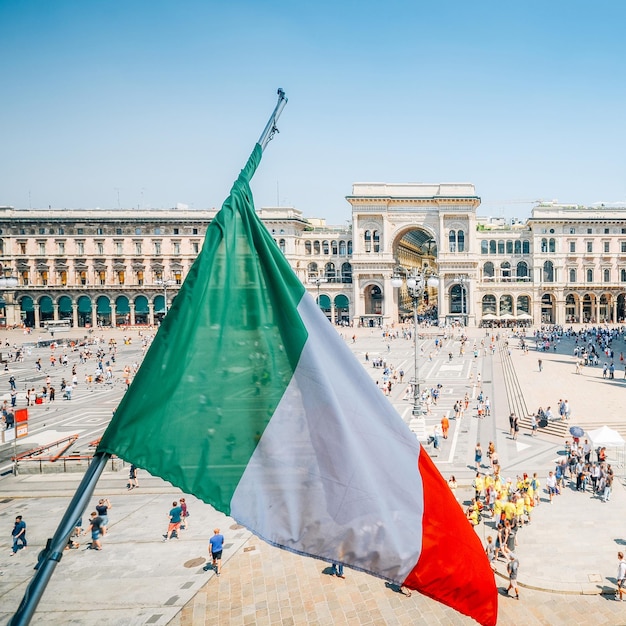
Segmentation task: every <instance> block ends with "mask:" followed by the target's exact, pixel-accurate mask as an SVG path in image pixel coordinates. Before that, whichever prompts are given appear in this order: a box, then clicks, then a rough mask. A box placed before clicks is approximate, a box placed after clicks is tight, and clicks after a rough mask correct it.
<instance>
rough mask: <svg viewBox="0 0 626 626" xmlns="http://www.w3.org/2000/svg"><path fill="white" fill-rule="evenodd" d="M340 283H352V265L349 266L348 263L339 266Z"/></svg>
mask: <svg viewBox="0 0 626 626" xmlns="http://www.w3.org/2000/svg"><path fill="white" fill-rule="evenodd" d="M341 282H342V283H351V282H352V265H350V263H344V264H343V265H342V266H341Z"/></svg>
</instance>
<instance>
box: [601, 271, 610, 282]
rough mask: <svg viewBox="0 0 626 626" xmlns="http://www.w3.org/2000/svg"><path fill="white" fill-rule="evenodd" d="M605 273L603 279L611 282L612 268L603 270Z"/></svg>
mask: <svg viewBox="0 0 626 626" xmlns="http://www.w3.org/2000/svg"><path fill="white" fill-rule="evenodd" d="M602 274H603V279H604V282H605V283H610V282H611V270H609V269H606V270H604V271H603V272H602Z"/></svg>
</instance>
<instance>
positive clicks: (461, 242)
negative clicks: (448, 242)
mask: <svg viewBox="0 0 626 626" xmlns="http://www.w3.org/2000/svg"><path fill="white" fill-rule="evenodd" d="M456 243H457V247H458V249H459V252H465V231H463V230H460V231H458V232H457V234H456Z"/></svg>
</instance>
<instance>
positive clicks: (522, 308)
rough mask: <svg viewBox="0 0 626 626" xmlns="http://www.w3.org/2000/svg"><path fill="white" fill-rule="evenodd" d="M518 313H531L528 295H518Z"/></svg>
mask: <svg viewBox="0 0 626 626" xmlns="http://www.w3.org/2000/svg"><path fill="white" fill-rule="evenodd" d="M516 308H517V315H519V314H520V313H530V298H529V297H528V296H517V307H516Z"/></svg>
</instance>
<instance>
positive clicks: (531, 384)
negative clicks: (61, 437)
mask: <svg viewBox="0 0 626 626" xmlns="http://www.w3.org/2000/svg"><path fill="white" fill-rule="evenodd" d="M349 332H350V333H352V331H351V330H350V331H349ZM470 332H471V335H472V337H471V341H472V340H473V337H476V339H477V341H480V339H481V338H482V337H484V331H478V330H475V331H470ZM423 341H424V343H425V345H426V346H427V348H428V349H430V348H431V347H432V346H433V341H434V339H433V338H432V337H427V338H425V339H424V340H423ZM457 343H458V342H455V340H450V342H449V345H450V346H451V347H452V348H453V349H455V350H456V349H457V348H458V345H457ZM352 347H353V350H354V351H355V352H356V353H357V354H359V355H361V356H362V353H363V352H364V351H365V350H368V349H369V350H370V352H371V353H373V352H374V350H377V351H379V352H380V354H382V355H385V354H389V357H388V358H390V359H391V358H393V359H394V361H395V362H396V363H400V362H402V363H405V362H406V364H407V365H406V371H407V377H410V375H411V374H410V372H409V366H410V362H411V360H412V356H411V355H412V344H411V342H407V341H404V340H395V342H392V344H391V346H390V349H389V350H387V347H386V344H385V343H384V342H383V341H382V339H381V338H380V337H379V336H378V335H377V334H376V335H374V334H372V333H370V332H369V329H368V330H363V331H359V333H358V339H357V342H356V344H354V345H353V346H352ZM510 347H511V358H512V360H513V362H514V364H515V369H516V373H517V377H518V380H519V382H520V385H521V386H522V388H523V392H524V396H525V397H526V400H527V404H528V406H529V408H531V407H533V408H536V406H539V404H541V405H543V406H545V405H546V404H547V403H554V404H556V400H558V399H559V398H560V397H562V396H567V397H568V399H569V400H570V402H571V404H572V407H573V416H572V422H573V423H577V424H580V425H583V426H589V428H592V427H597V426H599V425H602V423H605V422H606V423H609V424H611V423H613V424H616V423H618V422H619V420H620V417H621V416H620V412H621V407H622V405H623V403H622V402H621V400H622V396H623V389H622V385H623V384H624V383H623V382H622V380H621V379H616V380H614V381H605V380H603V379H602V378H601V368H598V369H596V370H593V369H586V370H585V374H584V375H575V374H573V373H572V372H573V369H574V366H573V359H572V358H571V356H570V355H571V347H572V346H570V345H568V343H567V342H562V344H561V345H560V346H559V351H558V352H557V353H556V354H552V353H551V354H550V355H547V354H546V355H543V354H542V359H543V362H544V371H543V372H541V373H539V372H538V371H537V367H536V363H537V361H536V359H537V358H538V357H537V356H536V354H535V353H534V352H533V351H532V350H531V351H530V353H529V355H523V354H522V353H521V351H519V350H517V349H516V340H510ZM623 349H624V344H623V342H620V346H619V347H617V348H616V352H617V354H619V352H620V351H622V350H623ZM447 351H448V344H446V346H445V347H444V349H443V350H442V353H443V354H439V355H435V356H434V357H433V360H432V361H428V360H427V357H426V356H425V358H424V360H423V361H424V362H423V363H422V365H421V370H422V371H424V372H425V373H424V377H425V378H426V381H427V384H429V385H430V384H432V381H434V380H443V381H444V383H443V384H444V387H443V389H444V390H446V389H448V388H449V389H452V390H453V391H452V392H451V393H450V394H449V395H450V396H451V397H447V396H446V399H445V400H443V399H442V400H440V403H439V406H438V407H437V409H436V410H435V411H434V415H433V416H430V417H429V418H428V420H429V422H430V425H431V426H432V425H433V424H434V423H436V422H437V421H438V420H439V419H440V417H441V413H442V412H443V411H445V410H448V409H449V407H450V406H451V404H453V398H454V397H456V394H458V393H459V392H460V391H461V390H467V391H468V392H469V394H470V396H471V397H473V398H474V397H475V395H476V384H475V381H476V373H477V372H478V371H480V372H481V373H483V377H482V380H483V388H484V389H485V391H486V392H487V393H488V395H490V397H491V398H492V399H493V403H494V410H493V412H492V413H493V414H492V417H491V418H490V419H488V418H485V419H484V420H478V419H476V417H474V416H473V415H472V414H471V411H470V412H469V414H468V415H466V416H465V417H464V419H463V420H462V423H461V424H455V423H454V421H453V423H452V428H451V435H450V439H448V440H446V441H445V442H443V445H442V448H441V449H440V450H439V451H438V456H437V457H436V458H435V461H436V462H437V464H438V466H439V467H440V469H441V471H442V472H443V473H444V475H445V476H448V475H449V474H451V473H455V474H456V475H457V477H458V478H459V479H460V482H461V485H462V487H461V488H460V489H459V490H458V494H457V495H458V497H459V499H460V500H461V501H465V500H467V498H469V496H470V491H469V490H468V489H467V487H468V485H469V484H470V483H469V481H470V480H471V477H472V474H473V471H472V470H471V465H472V461H473V447H474V445H475V443H476V440H477V438H478V439H480V440H481V441H482V442H483V446H486V440H488V439H491V438H494V439H495V441H496V446H497V448H498V450H499V452H500V455H501V459H502V461H503V471H504V475H505V476H509V475H510V476H513V477H514V476H515V475H516V474H517V473H520V472H522V471H528V472H532V471H537V472H539V476H540V479H541V482H542V484H545V476H546V474H547V471H548V469H549V468H551V467H552V466H553V463H554V460H555V459H557V458H558V457H559V452H560V451H561V450H562V447H563V446H562V443H563V442H562V441H559V440H556V439H555V438H553V437H545V436H539V437H537V438H530V437H529V436H528V435H526V434H521V435H520V437H519V439H518V441H513V440H511V439H509V438H508V405H507V396H506V391H505V389H503V381H502V379H501V374H500V370H501V366H500V362H499V359H500V358H502V357H501V355H500V353H499V352H496V354H495V355H494V356H493V357H491V356H486V357H485V356H483V354H482V353H481V355H480V356H479V357H478V358H477V359H474V357H473V355H471V354H469V355H468V354H466V355H465V357H463V358H462V359H461V358H460V357H459V358H457V356H456V354H457V353H456V351H455V353H454V354H455V357H454V359H453V362H452V363H451V364H447V363H446V362H447V360H448V359H447ZM625 351H626V350H625ZM470 352H471V351H470ZM427 353H428V351H427ZM455 361H457V363H455ZM452 367H454V368H456V369H450V368H452ZM446 368H448V369H446ZM370 371H371V373H372V375H373V377H375V376H377V375H378V372H374V371H373V370H370ZM470 374H471V375H472V377H471V378H470ZM431 376H433V377H434V378H432V377H431ZM403 392H404V388H402V387H401V386H398V389H397V390H396V391H395V393H392V397H391V398H390V401H392V402H393V403H394V405H397V406H398V407H399V409H400V412H401V414H404V416H405V419H407V420H409V419H410V402H406V401H403V400H402V397H403ZM442 395H443V394H442ZM535 405H536V406H535ZM618 470H619V471H621V472H623V468H618ZM126 476H127V474H126V473H125V472H123V473H111V472H107V473H105V475H104V476H103V477H102V479H101V480H100V482H99V484H98V487H97V490H96V495H95V496H94V499H93V500H94V502H95V501H96V499H97V498H98V497H102V496H105V495H106V496H108V497H110V498H111V501H112V503H113V509H112V510H111V516H110V517H111V526H110V530H111V532H110V533H109V534H108V535H107V536H105V537H104V540H103V545H104V550H103V551H101V552H93V551H84V550H83V549H80V550H72V551H66V552H65V556H64V558H63V559H62V561H61V563H60V564H59V566H58V567H57V570H56V572H55V575H54V576H53V578H52V582H51V583H50V586H49V588H48V590H47V591H46V593H45V595H44V598H43V600H42V603H41V604H40V607H39V610H38V612H37V614H36V616H35V619H34V620H33V623H42V624H69V623H72V624H85V625H90V624H96V623H98V624H99V625H100V626H102V625H103V624H104V625H106V624H111V625H113V624H120V625H122V624H168V623H169V624H172V626H187V625H196V624H199V625H202V624H320V625H321V624H417V623H425V624H471V623H474V622H473V621H472V620H470V619H469V618H465V617H463V616H461V615H459V614H457V613H456V612H455V611H452V610H451V609H448V608H446V607H444V606H442V605H440V604H438V603H436V602H433V601H431V600H430V599H428V598H425V597H423V596H421V595H420V594H418V593H415V592H414V593H413V595H412V597H411V598H406V597H404V596H403V595H401V594H399V593H398V592H397V590H395V589H392V588H389V587H388V586H387V585H386V584H385V583H384V582H383V581H380V580H378V579H376V578H374V577H372V576H368V575H366V574H363V573H360V572H354V571H352V570H349V569H346V579H345V580H341V579H338V578H336V577H333V576H330V575H329V574H328V573H327V572H328V569H327V565H326V564H325V563H323V562H319V561H316V560H314V559H308V558H304V557H300V556H297V555H293V554H290V553H287V552H285V551H282V550H278V549H275V548H272V547H270V546H268V545H266V544H264V543H263V542H261V541H260V540H258V539H257V538H255V537H253V536H251V535H250V533H248V532H247V531H246V530H244V529H241V528H238V527H237V526H236V525H235V524H234V522H233V521H232V520H229V519H228V518H225V517H224V516H223V515H221V514H218V513H216V512H215V511H213V510H212V509H211V507H209V506H207V505H205V504H203V503H201V502H198V501H197V500H196V499H195V498H193V497H188V501H189V502H190V511H191V518H190V521H191V524H190V529H189V530H187V531H185V532H184V533H183V534H182V537H181V539H179V540H171V541H170V542H168V543H163V542H162V541H161V535H162V534H163V532H164V530H165V528H166V524H167V517H166V513H167V511H168V510H169V507H170V505H171V501H172V500H173V499H176V498H177V497H179V496H180V495H181V494H180V493H179V492H178V491H177V490H175V489H173V488H172V487H171V486H169V485H167V484H166V483H164V482H163V481H160V480H159V479H156V478H151V477H147V476H145V475H143V476H140V483H141V487H140V488H139V489H137V490H133V491H131V492H127V491H126V489H125V485H126ZM79 478H80V477H78V476H74V475H71V474H68V475H43V476H40V475H34V476H19V477H9V478H6V479H3V480H2V481H0V528H4V529H5V531H4V534H3V536H4V537H5V538H6V539H4V540H2V541H0V548H2V552H0V572H2V575H1V576H0V598H1V601H0V619H2V620H3V622H6V620H7V619H8V617H9V616H10V615H11V614H12V613H13V611H14V610H15V608H16V606H17V604H18V603H19V600H20V599H21V596H22V594H23V591H24V588H25V585H26V583H27V581H28V580H29V579H30V576H31V575H32V573H33V571H32V566H33V565H34V563H35V561H36V554H37V552H38V550H40V549H41V548H42V547H43V545H44V543H45V539H46V537H48V536H50V535H51V534H52V532H53V530H54V528H55V527H56V525H57V523H58V521H59V520H60V517H61V515H62V512H63V511H64V509H65V507H66V505H67V502H68V500H69V497H70V496H71V494H72V493H73V489H74V488H75V486H76V484H77V482H78V480H79ZM543 499H544V500H547V497H546V496H545V494H544V495H543ZM20 513H21V514H23V515H24V516H25V520H26V521H27V523H28V524H29V541H30V544H31V546H30V548H29V549H28V550H27V551H25V552H20V553H18V555H17V556H16V557H10V556H9V546H10V542H9V533H10V529H11V527H12V523H13V519H14V516H15V515H17V514H20ZM625 513H626V493H625V491H624V488H623V486H622V484H621V483H620V484H617V485H616V488H615V490H614V494H613V497H612V499H611V501H610V502H609V503H606V504H605V503H602V502H601V501H599V500H597V499H594V498H592V497H591V494H589V493H586V494H582V493H577V492H575V491H571V490H569V489H566V490H565V492H564V494H563V495H561V496H559V497H558V498H556V500H555V502H554V504H552V505H550V504H549V503H548V502H547V501H544V502H542V504H541V506H539V507H538V508H537V509H536V510H535V512H534V515H533V522H532V524H530V525H529V526H527V527H525V528H524V529H522V530H521V531H520V533H519V535H518V538H519V541H518V547H517V553H518V556H519V559H520V574H519V581H520V584H521V587H522V589H521V600H520V601H516V600H514V599H508V598H505V597H504V595H503V596H502V597H501V600H500V619H499V623H500V624H529V625H534V624H565V623H567V624H583V623H585V624H586V623H589V621H590V619H593V622H594V623H597V624H611V625H613V624H615V625H617V624H626V604H621V603H618V602H614V601H613V600H612V599H611V596H610V595H601V592H602V591H607V590H610V589H614V576H615V572H616V569H617V567H616V563H617V557H616V554H617V551H618V550H620V549H623V547H624V545H625V544H626V537H623V536H622V535H621V534H620V533H621V531H622V528H623V524H622V523H621V522H622V520H623V518H624V514H625ZM215 525H218V526H219V527H220V528H222V530H223V531H224V534H225V536H226V542H227V547H226V549H225V562H224V566H223V569H222V576H220V577H219V578H216V577H215V576H214V575H213V574H212V573H211V572H209V573H207V572H204V571H203V570H202V565H203V564H204V562H205V558H206V556H207V551H206V542H207V540H208V538H209V536H210V535H211V530H212V528H213V527H214V526H215ZM477 532H478V533H479V536H480V537H481V538H484V537H485V536H486V535H487V534H490V533H492V532H493V529H492V528H491V527H490V525H489V524H488V523H487V524H481V525H480V526H479V527H477ZM86 542H87V540H86V539H83V546H82V548H84V544H85V543H86ZM469 566H471V564H458V568H459V572H460V574H459V575H461V576H462V572H463V568H465V567H469ZM498 570H499V571H498V572H497V574H496V582H497V584H498V586H499V587H506V584H507V583H506V580H505V578H503V571H502V565H499V566H498ZM591 613H592V614H593V618H590V614H591Z"/></svg>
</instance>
